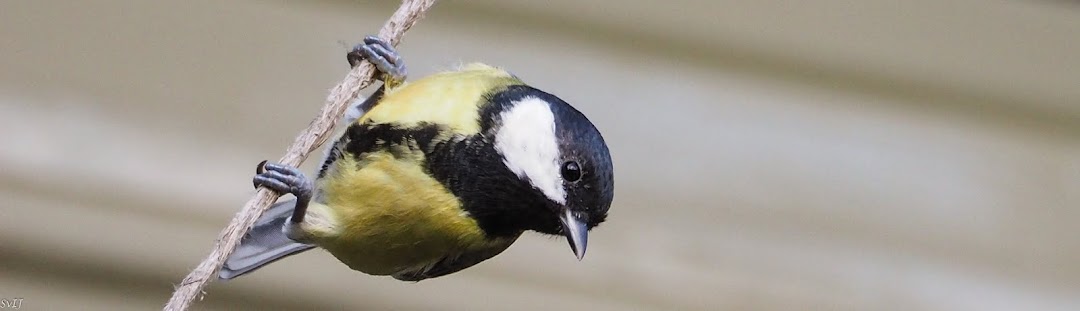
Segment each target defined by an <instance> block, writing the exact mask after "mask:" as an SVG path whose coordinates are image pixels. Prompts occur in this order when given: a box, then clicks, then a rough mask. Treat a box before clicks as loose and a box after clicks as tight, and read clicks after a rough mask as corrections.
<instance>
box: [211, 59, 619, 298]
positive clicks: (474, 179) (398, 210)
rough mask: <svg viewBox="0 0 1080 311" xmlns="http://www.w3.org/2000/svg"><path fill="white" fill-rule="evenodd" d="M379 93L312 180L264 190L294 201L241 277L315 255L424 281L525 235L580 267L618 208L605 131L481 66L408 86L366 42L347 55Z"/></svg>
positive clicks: (295, 174)
mask: <svg viewBox="0 0 1080 311" xmlns="http://www.w3.org/2000/svg"><path fill="white" fill-rule="evenodd" d="M350 57H351V58H350V62H352V63H353V64H354V65H355V64H356V62H357V61H358V59H359V58H364V59H368V60H370V61H372V62H373V63H374V64H376V67H377V68H379V70H380V71H381V72H382V73H383V74H384V75H383V80H384V86H383V87H382V88H380V90H379V91H377V92H376V94H374V95H372V96H371V97H370V98H368V99H367V100H366V101H365V102H363V103H361V104H360V105H358V106H357V107H355V109H357V111H358V112H361V113H362V114H361V115H360V116H359V117H358V118H357V119H356V120H349V121H351V122H350V124H349V125H348V127H347V128H346V129H345V130H344V133H343V134H342V135H341V137H340V138H339V139H338V140H337V141H336V143H334V144H333V145H332V147H331V148H330V149H329V151H328V153H327V157H326V160H325V161H324V164H323V166H322V168H321V169H320V171H319V172H318V175H317V178H316V179H315V180H314V181H311V180H309V179H307V178H306V177H305V176H304V175H303V174H302V173H300V172H299V171H298V170H296V169H295V168H292V167H284V166H281V165H276V164H269V165H267V166H266V168H265V170H263V171H260V173H259V174H258V175H256V177H255V182H256V185H262V186H267V187H269V188H271V189H274V190H277V191H281V192H288V193H293V194H294V195H296V196H297V200H295V201H287V202H281V203H278V204H276V205H275V206H274V207H273V208H271V209H270V210H269V211H268V212H267V213H266V214H265V215H264V216H263V218H261V219H260V220H259V221H258V223H256V225H255V227H254V228H253V229H252V230H251V232H249V234H248V236H247V237H245V239H244V241H243V242H242V244H241V246H240V248H239V249H238V250H237V252H236V253H234V254H233V255H232V256H231V257H230V258H229V260H228V261H227V262H226V265H225V267H224V269H223V270H222V272H221V274H220V276H221V277H222V278H226V279H228V278H233V277H236V276H238V275H241V274H244V273H247V272H250V271H252V270H254V269H257V268H259V267H261V266H263V265H265V264H268V263H270V262H273V261H275V260H278V259H280V258H283V257H285V256H289V255H291V254H295V253H298V252H302V251H304V250H308V249H311V248H314V247H320V248H323V249H325V250H327V251H328V252H330V253H331V254H333V255H334V256H335V257H336V258H338V259H339V260H340V261H341V262H343V263H345V264H346V265H348V266H349V267H350V268H352V269H354V270H357V271H361V272H364V273H368V274H373V275H391V276H393V277H394V278H397V279H400V280H410V281H418V280H422V279H427V278H433V277H438V276H442V275H446V274H450V273H454V272H457V271H460V270H461V269H464V268H467V267H470V266H472V265H475V264H477V263H479V262H481V261H484V260H487V259H489V258H491V257H493V256H495V255H497V254H499V253H501V252H502V251H503V250H505V249H506V248H507V247H509V246H510V245H511V244H512V243H513V242H514V241H515V240H516V239H517V238H518V236H520V235H521V234H522V233H523V232H524V231H529V230H532V231H537V232H541V233H545V234H562V235H566V236H567V239H568V240H569V241H570V244H571V247H572V249H573V250H574V251H575V253H576V254H577V255H578V257H579V258H580V257H581V256H583V254H584V250H585V242H586V235H587V232H588V230H589V229H591V228H593V227H595V226H596V225H598V224H599V223H601V222H603V221H604V220H605V218H606V216H607V211H608V209H609V207H610V205H611V201H612V198H613V187H614V184H613V175H612V164H611V158H610V155H609V153H608V149H607V146H606V144H605V142H604V140H603V137H602V136H601V135H600V133H599V131H598V130H597V129H596V128H595V127H594V126H593V124H592V123H591V122H590V121H589V120H588V119H587V118H586V117H585V116H584V115H582V114H581V113H580V112H578V111H577V110H576V109H574V108H573V107H571V106H570V105H569V104H567V103H566V102H564V101H562V100H561V99H559V98H558V97H556V96H554V95H551V94H548V93H545V92H543V91H540V90H537V89H535V88H532V87H530V86H528V85H527V84H525V83H524V82H522V81H521V80H520V79H518V78H517V77H515V76H513V75H511V74H509V73H507V72H506V71H503V70H501V69H498V68H495V67H491V66H487V65H483V64H472V65H467V66H464V67H462V68H461V69H458V70H454V71H449V72H443V73H438V74H434V75H431V76H428V77H425V78H423V79H420V80H416V81H411V82H405V81H404V76H405V74H404V66H403V64H402V61H401V59H400V56H398V55H397V53H396V52H395V51H394V50H393V48H392V47H390V46H389V45H388V44H386V43H385V42H383V41H381V40H378V39H376V38H371V37H369V38H367V39H365V44H362V45H360V46H358V47H357V49H356V50H355V51H354V52H353V53H350Z"/></svg>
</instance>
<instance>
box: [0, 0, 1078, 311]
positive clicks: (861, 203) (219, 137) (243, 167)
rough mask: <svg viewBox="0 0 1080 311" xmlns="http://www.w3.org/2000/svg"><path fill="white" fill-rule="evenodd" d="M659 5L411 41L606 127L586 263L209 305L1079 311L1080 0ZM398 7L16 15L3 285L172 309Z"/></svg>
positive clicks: (458, 19)
mask: <svg viewBox="0 0 1080 311" xmlns="http://www.w3.org/2000/svg"><path fill="white" fill-rule="evenodd" d="M659 3H661V2H660V1H583V0H559V1H526V0H520V1H519V0H513V1H505V0H504V1H499V0H484V1H461V0H457V1H453V0H447V1H444V2H443V3H441V4H440V5H438V6H437V7H436V8H435V10H434V11H432V12H431V14H430V16H429V18H428V19H426V20H424V21H422V22H421V23H420V24H419V26H418V27H417V28H415V29H414V31H412V32H410V33H409V34H408V36H407V38H406V39H405V43H404V44H403V45H402V46H401V47H400V49H401V51H402V52H403V53H404V55H405V57H406V59H407V61H408V62H409V68H410V69H411V73H412V75H413V77H419V76H422V75H425V74H427V73H430V72H432V71H435V70H440V69H443V68H448V67H451V66H453V65H454V64H455V63H457V62H461V61H474V60H481V61H485V62H488V63H492V64H496V65H500V66H504V67H506V68H509V69H510V70H511V71H513V72H514V73H516V74H518V75H519V76H521V77H523V78H524V79H526V80H527V81H529V82H531V83H532V84H534V85H536V86H538V87H540V88H543V89H546V90H549V91H551V92H553V93H556V94H558V95H559V96H561V97H562V98H564V99H566V100H567V101H569V102H571V103H573V104H574V105H576V106H577V107H578V108H579V109H581V110H582V111H584V112H585V113H586V114H587V115H589V116H590V117H591V118H592V119H593V120H594V122H595V123H596V124H597V125H598V126H599V127H600V128H601V130H602V131H603V132H604V134H605V136H606V137H607V140H608V142H609V144H610V145H611V148H612V149H613V154H614V158H615V159H614V160H615V164H616V171H617V174H616V176H617V178H618V182H617V184H618V189H617V194H616V202H615V206H614V207H613V214H612V215H611V217H610V222H609V223H607V224H605V225H604V226H602V227H600V228H599V229H597V230H596V231H595V232H594V233H593V235H592V238H593V240H592V241H591V243H590V249H589V255H588V256H587V257H586V259H585V260H584V261H582V262H577V261H576V260H574V258H573V256H572V254H571V253H570V251H569V249H568V248H567V247H566V244H565V242H563V241H560V240H559V239H556V238H545V237H541V236H538V235H530V236H527V237H526V238H524V239H522V240H521V241H520V242H519V243H518V244H517V245H515V246H514V247H512V248H511V249H510V250H509V251H507V252H506V253H505V254H503V255H501V256H499V257H497V258H495V259H493V260H491V261H489V262H486V263H484V264H481V265H479V266H477V267H475V268H473V269H469V270H467V271H465V272H462V273H459V274H456V275H454V276H451V277H446V278H441V279H436V280H431V281H425V282H421V283H417V284H410V283H402V282H397V281H394V280H391V279H389V278H385V277H370V276H365V275H362V274H359V273H355V272H352V271H350V270H348V269H347V268H346V267H345V266H343V265H341V264H339V263H337V262H336V261H334V260H333V258H331V257H330V256H328V255H327V254H326V253H323V252H311V253H307V254H304V255H302V256H297V257H292V258H289V259H287V260H285V261H281V262H278V263H276V264H274V265H271V266H270V267H268V268H266V269H264V270H261V271H259V272H258V273H256V274H253V275H251V276H250V277H245V278H242V279H238V280H236V281H233V282H229V283H215V284H213V285H212V286H211V287H210V288H209V289H208V290H207V295H206V297H205V300H204V301H202V302H200V303H199V304H197V309H200V310H235V309H250V310H255V309H267V310H269V309H373V310H382V309H395V310H416V309H425V310H430V309H439V310H508V309H512V308H520V309H523V310H1080V229H1077V227H1076V226H1077V223H1078V222H1080V56H1078V55H1080V5H1077V4H1076V3H1074V2H1071V1H1036V0H1030V1H1015V0H1014V1H974V0H911V1H902V2H898V1H843V0H821V1H782V0H763V1H716V0H697V1H695V0H682V1H669V2H665V3H668V4H659ZM394 7H396V4H395V3H394V2H393V1H374V2H357V1H289V2H286V1H255V0H240V1H223V2H219V1H207V0H198V1H133V0H112V1H105V0H98V1H82V2H76V1H20V0H10V1H3V2H0V142H2V144H0V207H2V208H0V298H14V297H22V298H25V300H24V306H23V308H24V309H28V310H75V309H80V310H147V309H156V308H159V307H160V306H161V305H162V304H163V303H164V302H165V300H166V298H167V297H168V295H169V293H170V291H171V289H172V285H173V284H175V283H176V282H178V281H179V280H180V279H181V277H182V276H183V275H184V274H185V273H186V272H187V270H188V269H189V268H190V267H193V266H194V265H195V264H196V263H197V262H198V261H199V260H200V259H201V258H202V257H203V256H205V255H206V253H207V251H208V250H209V247H210V244H211V241H212V240H213V239H214V237H215V236H216V235H217V234H218V232H219V230H220V228H221V227H222V226H223V225H224V224H225V223H226V222H227V221H228V219H229V218H230V217H231V216H232V214H233V213H234V212H235V211H237V210H238V208H239V207H240V205H241V204H242V203H243V202H244V201H245V200H246V199H247V198H248V196H249V195H250V193H251V192H252V191H251V186H250V175H251V174H252V172H253V168H254V165H255V164H256V163H257V162H258V161H260V160H263V159H274V158H277V157H278V156H280V153H281V151H282V150H283V149H284V147H285V146H286V145H287V144H288V143H289V142H290V141H291V140H292V138H293V135H295V133H297V132H298V130H299V129H301V128H302V127H304V126H305V125H306V124H307V122H308V121H309V120H310V118H311V117H312V116H313V115H314V113H315V111H316V110H317V107H318V106H319V105H321V103H322V99H323V98H324V96H325V95H326V91H327V89H328V88H329V87H331V86H332V85H333V84H335V83H336V82H337V81H339V79H340V78H341V77H342V76H343V74H344V73H345V70H346V67H347V66H346V62H345V59H344V56H343V55H344V52H345V51H346V47H347V46H350V45H352V44H353V43H355V42H357V41H358V40H359V39H360V38H362V36H363V35H365V34H368V33H374V32H375V31H376V30H377V29H378V27H379V25H381V23H382V22H383V21H384V20H385V19H386V17H387V16H389V14H390V13H391V11H392V10H393V8H394ZM313 164H314V162H308V163H307V164H306V165H305V167H307V168H309V169H310V168H312V167H313Z"/></svg>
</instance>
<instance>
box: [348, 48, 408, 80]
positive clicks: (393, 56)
mask: <svg viewBox="0 0 1080 311" xmlns="http://www.w3.org/2000/svg"><path fill="white" fill-rule="evenodd" d="M345 58H346V59H347V60H348V61H349V65H351V66H353V67H355V66H357V65H359V64H360V61H362V60H367V61H369V62H371V63H372V64H373V65H375V68H376V69H378V70H379V72H380V73H381V75H380V76H379V79H381V80H383V83H384V84H386V85H388V86H390V87H393V86H396V85H397V84H400V83H401V82H404V81H405V77H406V76H407V75H408V73H407V70H406V69H405V62H404V60H402V57H401V54H400V53H398V52H397V50H396V49H394V47H393V46H391V45H390V43H389V42H387V41H386V40H383V39H380V38H378V37H375V36H367V37H365V38H364V43H361V44H358V45H356V47H353V49H352V51H350V52H349V53H348V54H346V56H345Z"/></svg>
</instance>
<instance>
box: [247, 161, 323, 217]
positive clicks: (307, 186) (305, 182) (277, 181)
mask: <svg viewBox="0 0 1080 311" xmlns="http://www.w3.org/2000/svg"><path fill="white" fill-rule="evenodd" d="M252 181H253V182H254V183H255V187H256V188H258V187H259V186H263V187H266V188H268V189H270V190H274V191H277V192H278V193H282V194H285V193H290V194H292V195H294V196H296V206H295V207H293V214H292V217H290V218H289V219H290V221H292V222H293V223H296V224H299V223H301V222H303V221H304V215H305V214H306V213H307V208H308V203H309V202H310V201H311V195H312V193H314V192H315V184H314V183H312V182H311V179H309V178H307V176H304V173H303V172H300V170H299V169H297V168H295V167H292V166H287V165H283V164H278V163H266V161H263V162H262V163H259V166H258V168H256V169H255V178H254V179H253V180H252Z"/></svg>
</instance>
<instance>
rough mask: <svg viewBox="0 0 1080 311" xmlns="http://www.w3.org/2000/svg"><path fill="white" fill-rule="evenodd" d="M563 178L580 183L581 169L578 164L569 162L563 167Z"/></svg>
mask: <svg viewBox="0 0 1080 311" xmlns="http://www.w3.org/2000/svg"><path fill="white" fill-rule="evenodd" d="M562 178H563V180H566V181H569V182H575V181H578V179H581V167H580V166H578V163H577V162H574V161H567V162H566V163H563V165H562Z"/></svg>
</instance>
